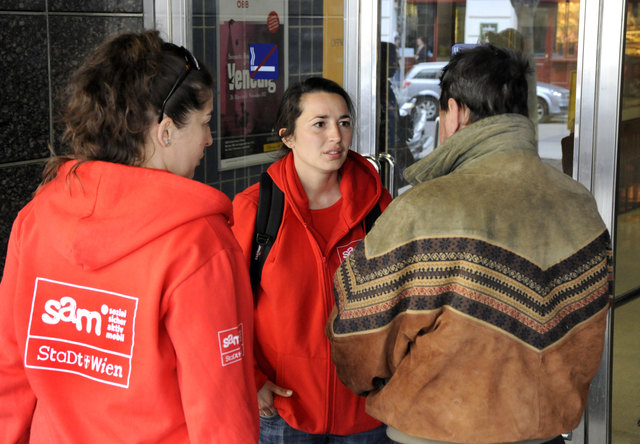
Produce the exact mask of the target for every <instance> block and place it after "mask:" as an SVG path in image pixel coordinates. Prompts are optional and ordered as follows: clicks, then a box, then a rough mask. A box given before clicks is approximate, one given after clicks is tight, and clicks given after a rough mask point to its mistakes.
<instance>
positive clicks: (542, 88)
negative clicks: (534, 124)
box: [399, 62, 569, 120]
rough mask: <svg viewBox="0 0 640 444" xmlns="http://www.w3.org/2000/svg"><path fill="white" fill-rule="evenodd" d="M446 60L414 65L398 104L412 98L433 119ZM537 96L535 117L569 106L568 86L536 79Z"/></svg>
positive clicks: (406, 79)
mask: <svg viewBox="0 0 640 444" xmlns="http://www.w3.org/2000/svg"><path fill="white" fill-rule="evenodd" d="M447 63H448V62H425V63H418V64H417V65H414V66H413V68H411V70H410V71H409V73H408V74H407V76H406V77H405V80H404V83H403V84H402V90H401V92H400V100H399V102H400V104H403V103H406V102H409V101H411V100H413V99H415V106H416V107H417V108H422V109H424V110H425V111H426V114H427V119H428V120H435V118H436V117H438V112H439V110H440V105H439V103H438V100H439V99H440V74H441V73H442V68H444V67H445V66H446V65H447ZM536 96H537V109H538V120H542V119H544V118H546V117H547V116H552V115H558V114H566V113H567V110H568V109H569V90H568V89H566V88H562V87H561V86H556V85H551V84H550V83H544V82H538V83H537V85H536Z"/></svg>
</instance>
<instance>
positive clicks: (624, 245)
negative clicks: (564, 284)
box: [615, 2, 640, 296]
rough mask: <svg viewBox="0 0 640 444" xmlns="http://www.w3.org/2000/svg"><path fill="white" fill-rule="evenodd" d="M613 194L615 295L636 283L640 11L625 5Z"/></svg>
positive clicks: (639, 265)
mask: <svg viewBox="0 0 640 444" xmlns="http://www.w3.org/2000/svg"><path fill="white" fill-rule="evenodd" d="M622 75H623V78H622V121H621V122H620V132H619V148H618V149H619V152H618V180H617V196H616V215H617V218H616V222H617V226H616V248H615V251H616V278H615V279H616V282H615V286H616V296H621V295H624V294H626V293H629V292H631V291H632V290H634V289H637V288H638V287H640V249H638V245H640V243H639V242H640V14H639V11H638V4H637V3H635V2H634V3H631V2H629V3H628V5H627V28H626V39H625V53H624V64H623V74H622Z"/></svg>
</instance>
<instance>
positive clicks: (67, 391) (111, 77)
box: [0, 31, 258, 444]
mask: <svg viewBox="0 0 640 444" xmlns="http://www.w3.org/2000/svg"><path fill="white" fill-rule="evenodd" d="M212 84H213V79H212V77H211V75H210V74H209V72H208V71H207V70H206V68H205V67H204V66H201V65H200V64H199V63H198V61H197V60H196V59H195V58H194V57H193V55H191V53H190V52H189V51H187V50H186V49H184V48H180V47H178V46H176V45H173V44H170V43H165V42H163V41H162V40H161V39H160V37H159V35H158V32H156V31H147V32H144V33H141V34H134V33H126V34H122V35H119V36H117V37H115V38H113V39H112V40H110V41H108V42H106V43H105V44H103V45H101V46H100V47H99V48H98V49H97V50H96V51H95V53H94V54H93V55H92V56H91V58H90V59H89V60H88V61H87V63H85V64H84V65H83V66H82V67H81V68H80V69H79V70H78V72H77V73H76V74H75V75H74V76H73V77H72V79H71V83H70V88H69V90H68V101H67V102H68V103H67V106H66V108H65V111H64V123H65V128H66V129H65V132H64V135H63V141H65V142H66V144H67V151H66V152H65V154H64V155H59V156H54V157H52V158H51V160H50V161H49V163H48V165H47V168H46V170H45V177H44V181H43V185H42V186H41V187H40V189H39V190H38V192H37V193H36V195H35V197H34V198H33V200H32V201H31V202H30V203H29V204H27V206H26V207H25V208H24V209H22V211H21V212H20V214H19V215H18V217H17V219H16V221H15V223H14V225H13V230H12V232H11V237H10V240H9V249H8V252H7V260H6V264H5V268H4V276H3V278H2V283H1V284H0V443H3V444H4V443H16V442H21V443H22V442H35V443H45V442H46V443H65V444H67V443H89V442H90V443H116V442H120V443H133V442H152V443H172V444H173V443H184V444H186V443H206V444H210V443H225V444H226V443H239V444H246V443H251V442H256V441H257V438H258V421H257V418H256V412H257V410H258V407H257V403H256V398H255V384H254V381H253V378H254V376H253V375H254V372H253V351H252V343H253V341H252V338H253V327H252V317H253V303H252V296H251V287H250V284H249V276H248V274H247V271H246V267H245V265H244V257H243V255H242V251H241V249H240V247H239V246H238V243H237V242H236V240H235V239H234V237H233V234H232V233H231V230H230V228H229V219H230V217H231V201H230V200H229V199H228V198H227V197H226V196H225V195H224V194H222V193H221V192H219V191H217V190H215V189H213V188H211V187H209V186H206V185H204V184H202V183H199V182H196V181H193V180H191V179H190V178H191V177H192V176H193V173H194V169H195V167H196V166H197V165H198V163H199V161H200V159H201V158H202V155H203V152H204V148H205V147H206V146H208V145H210V144H211V143H212V139H211V131H210V129H209V121H210V119H211V112H212V108H213V92H212Z"/></svg>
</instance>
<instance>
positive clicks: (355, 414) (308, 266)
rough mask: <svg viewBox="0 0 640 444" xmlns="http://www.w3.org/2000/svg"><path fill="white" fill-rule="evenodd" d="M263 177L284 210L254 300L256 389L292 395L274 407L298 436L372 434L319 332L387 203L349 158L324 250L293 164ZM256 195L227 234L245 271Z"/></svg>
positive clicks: (362, 163)
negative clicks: (336, 277)
mask: <svg viewBox="0 0 640 444" xmlns="http://www.w3.org/2000/svg"><path fill="white" fill-rule="evenodd" d="M268 172H269V174H270V175H271V177H272V178H273V180H274V182H275V183H276V185H278V187H279V188H280V189H281V190H282V191H283V192H284V194H285V208H284V212H283V218H282V224H281V226H280V231H279V232H278V235H277V238H276V241H275V243H274V245H273V246H272V248H271V251H270V253H269V256H268V257H267V260H266V262H265V264H264V268H263V271H262V280H261V284H260V288H259V290H258V294H257V296H256V297H257V301H258V302H257V306H256V308H255V322H256V327H255V328H256V361H257V368H256V384H257V388H258V389H259V388H261V387H262V386H263V385H264V383H265V381H266V380H267V379H269V380H271V381H273V382H274V383H276V384H277V385H279V386H281V387H284V388H288V389H291V390H293V392H294V393H293V396H291V397H290V398H285V397H276V399H275V406H276V408H277V409H278V412H279V413H280V415H281V416H282V417H283V418H284V419H285V421H287V423H288V424H289V425H291V426H292V427H294V428H296V429H298V430H303V431H305V432H308V433H331V434H338V435H348V434H352V433H358V432H363V431H366V430H370V429H373V428H375V427H377V426H379V425H380V422H378V421H377V420H375V419H373V418H371V417H370V416H369V415H367V414H366V413H365V411H364V398H359V397H357V396H356V395H354V394H353V393H352V392H351V391H350V390H349V389H347V388H346V387H345V386H344V385H343V384H342V383H341V382H340V381H339V380H338V378H337V376H336V371H335V367H334V365H333V362H332V361H331V355H330V349H329V341H328V340H327V337H326V336H325V334H324V326H325V324H326V322H327V318H328V316H329V313H330V312H331V309H332V307H333V301H334V299H333V287H332V278H333V274H334V273H335V271H336V269H337V268H338V265H340V263H341V262H342V260H344V258H345V257H347V256H348V255H349V253H350V252H351V250H352V249H353V247H354V246H355V245H357V244H358V243H359V242H360V241H361V240H362V239H363V238H364V235H365V230H364V219H365V217H366V215H367V214H368V213H369V211H370V210H371V209H372V208H373V207H374V206H375V204H376V203H379V204H380V209H381V210H384V209H385V208H386V206H387V205H388V204H389V202H390V201H391V196H390V195H389V193H388V192H387V191H386V190H385V189H383V188H382V185H381V183H380V177H379V175H378V173H377V172H376V171H375V169H374V168H373V166H372V165H371V164H370V163H369V162H368V161H367V160H366V159H364V158H363V157H362V156H360V155H359V154H357V153H355V152H353V151H350V152H349V156H348V158H347V160H346V162H345V164H344V165H343V167H342V170H341V172H342V179H341V182H340V190H341V192H342V200H343V202H342V210H341V217H340V218H339V220H337V221H336V222H335V223H336V228H335V230H334V232H333V235H332V237H331V238H329V239H327V243H326V247H325V248H324V250H322V249H321V248H320V244H319V243H318V242H317V241H316V238H317V233H316V232H315V230H314V229H313V227H312V225H311V216H310V212H309V202H308V199H307V196H306V194H305V192H304V190H303V188H302V185H301V183H300V180H299V179H298V175H297V173H296V170H295V167H294V164H293V156H292V155H291V154H289V155H288V156H286V157H285V158H283V159H281V160H279V161H278V162H276V163H274V164H273V165H272V166H271V167H269V170H268ZM258 194H259V184H255V185H253V186H251V187H249V188H248V189H246V190H245V191H243V192H242V193H240V194H238V195H237V196H236V197H235V199H234V201H233V211H234V220H235V224H234V225H233V227H232V229H233V232H234V234H235V235H236V238H237V239H238V241H239V242H240V245H241V247H242V249H243V250H244V253H245V256H246V261H247V264H248V263H249V258H250V254H251V244H252V239H253V235H254V225H255V219H256V212H257V205H258Z"/></svg>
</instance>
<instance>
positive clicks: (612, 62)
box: [344, 0, 626, 444]
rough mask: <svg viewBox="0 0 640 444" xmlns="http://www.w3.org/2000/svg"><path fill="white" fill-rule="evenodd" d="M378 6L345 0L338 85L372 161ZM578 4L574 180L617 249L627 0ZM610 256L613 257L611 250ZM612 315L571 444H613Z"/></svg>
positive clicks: (358, 141) (360, 146) (357, 140)
mask: <svg viewBox="0 0 640 444" xmlns="http://www.w3.org/2000/svg"><path fill="white" fill-rule="evenodd" d="M379 2H380V0H378V1H376V2H372V1H370V0H345V28H344V36H345V39H344V42H345V45H344V51H345V55H344V57H345V58H344V60H346V61H350V63H345V64H344V85H345V88H346V89H347V91H349V93H350V94H351V95H352V97H353V99H354V104H355V107H356V114H357V125H356V134H355V135H354V145H353V148H354V149H355V150H356V151H358V152H359V153H361V154H363V155H368V156H372V157H374V158H375V157H377V156H378V152H377V147H376V146H375V143H376V140H377V138H376V125H375V122H377V120H378V118H377V116H378V115H379V112H378V109H377V103H376V102H377V100H376V98H377V97H376V84H377V78H376V73H377V70H376V65H377V42H378V38H379V37H378V36H379V32H378V30H379V26H380V25H379V13H378V11H379ZM606 2H607V4H606V8H605V0H581V3H580V24H579V37H578V61H577V83H576V91H577V94H576V96H577V97H576V115H575V142H574V165H573V171H574V178H575V179H576V180H578V181H579V182H580V183H582V184H583V185H584V186H585V187H586V188H587V189H589V190H590V191H591V192H592V193H593V195H594V196H595V199H596V202H597V205H598V210H599V211H600V214H601V215H602V218H603V220H604V222H605V224H606V225H607V228H608V229H609V232H610V233H611V236H612V245H613V246H615V196H616V167H617V151H618V129H619V128H618V127H619V122H620V101H621V94H620V92H621V83H622V76H621V73H622V63H623V55H624V53H623V51H624V39H625V28H624V26H625V5H626V2H625V0H606ZM614 255H615V252H614ZM612 324H613V310H611V311H610V313H609V319H608V322H607V331H606V338H605V348H604V352H603V356H602V363H601V367H600V370H599V371H598V374H597V375H596V377H595V379H594V380H593V382H592V384H591V390H590V392H589V401H588V405H587V410H586V412H585V416H584V418H583V421H582V422H581V424H580V426H579V427H578V428H577V429H576V430H574V432H573V434H572V436H571V440H570V441H567V442H570V443H572V444H573V443H578V444H605V443H610V442H611V366H612V360H611V353H612V340H613V338H612V331H613V330H612V326H613V325H612Z"/></svg>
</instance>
